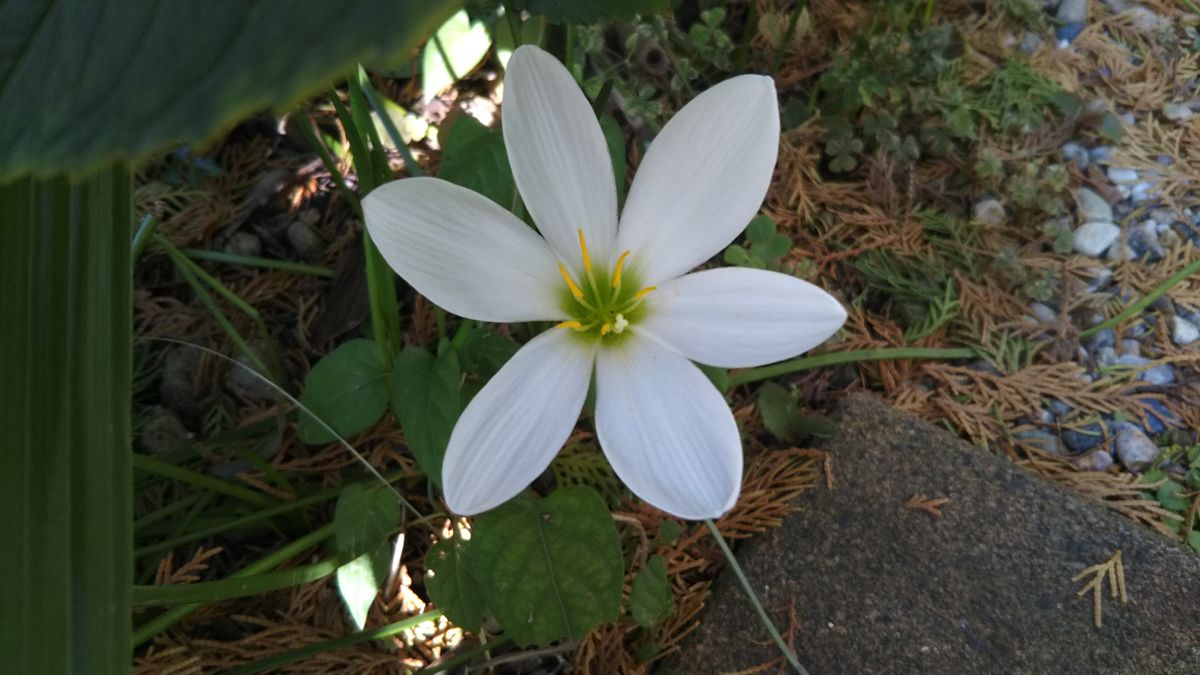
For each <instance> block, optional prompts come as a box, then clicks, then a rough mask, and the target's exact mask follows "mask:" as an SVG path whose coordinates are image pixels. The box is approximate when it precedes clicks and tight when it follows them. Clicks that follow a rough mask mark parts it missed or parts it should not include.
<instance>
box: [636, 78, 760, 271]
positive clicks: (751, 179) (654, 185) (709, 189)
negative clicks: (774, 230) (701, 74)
mask: <svg viewBox="0 0 1200 675" xmlns="http://www.w3.org/2000/svg"><path fill="white" fill-rule="evenodd" d="M778 151H779V104H778V103H777V102H776V100H775V84H774V82H773V81H772V80H771V79H770V78H768V77H764V76H761V75H741V76H738V77H735V78H732V79H729V80H725V81H724V82H722V83H720V84H718V85H717V86H715V87H713V88H711V89H709V90H707V91H705V92H704V93H702V94H700V95H699V96H697V97H696V98H695V99H694V100H692V102H690V103H688V104H687V105H685V106H684V107H683V109H682V110H680V111H679V112H678V113H677V114H676V115H675V117H673V118H671V121H670V122H668V123H667V125H666V126H665V127H663V130H662V132H661V133H659V134H658V137H657V138H655V139H654V142H652V143H651V144H650V149H649V151H647V152H646V158H645V159H643V160H642V164H641V166H639V167H638V170H637V176H636V177H635V178H634V180H633V186H632V187H631V188H630V190H629V198H628V199H627V200H626V201H625V210H624V211H623V212H622V213H621V226H620V230H619V235H618V245H617V248H618V250H621V251H625V250H631V251H633V256H632V257H631V258H630V260H629V262H630V264H631V265H634V266H636V267H637V268H638V269H639V270H640V271H641V273H642V278H643V279H644V280H645V282H646V283H650V284H653V283H657V282H659V281H662V280H664V279H670V278H671V277H676V276H679V275H680V274H683V273H684V272H687V271H688V270H690V269H692V268H693V267H695V266H697V265H699V264H700V263H702V262H704V261H705V260H707V259H709V258H711V257H712V256H713V255H714V254H715V253H717V252H718V251H720V250H721V249H722V248H724V247H725V246H726V245H727V244H729V242H731V241H733V239H734V237H736V236H737V235H738V233H739V232H741V231H742V230H743V229H745V227H746V224H747V223H749V222H750V219H751V218H753V217H754V214H755V213H757V212H758V209H759V207H760V206H761V205H762V201H763V197H764V196H765V195H766V194H767V187H768V186H769V185H770V183H771V173H772V172H773V171H774V168H775V157H776V154H777V153H778Z"/></svg>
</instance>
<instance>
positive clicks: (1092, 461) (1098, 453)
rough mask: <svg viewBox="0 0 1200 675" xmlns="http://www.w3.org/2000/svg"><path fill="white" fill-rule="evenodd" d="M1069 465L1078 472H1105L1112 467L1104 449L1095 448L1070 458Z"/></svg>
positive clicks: (1111, 460)
mask: <svg viewBox="0 0 1200 675" xmlns="http://www.w3.org/2000/svg"><path fill="white" fill-rule="evenodd" d="M1071 464H1072V465H1074V466H1075V468H1076V469H1079V470H1080V471H1105V470H1107V469H1108V467H1110V466H1112V465H1113V458H1112V455H1110V454H1108V451H1107V450H1105V449H1104V448H1096V449H1095V450H1092V451H1091V452H1087V453H1085V454H1082V455H1079V456H1078V457H1072V458H1071Z"/></svg>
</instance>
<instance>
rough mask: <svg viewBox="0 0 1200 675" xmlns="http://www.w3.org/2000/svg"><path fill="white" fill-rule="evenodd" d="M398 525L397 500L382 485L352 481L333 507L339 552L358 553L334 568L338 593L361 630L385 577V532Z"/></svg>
mask: <svg viewBox="0 0 1200 675" xmlns="http://www.w3.org/2000/svg"><path fill="white" fill-rule="evenodd" d="M399 526H400V502H399V500H397V499H396V494H395V493H393V492H392V491H391V490H389V489H388V488H387V487H386V486H384V485H369V486H368V485H363V484H361V483H351V484H350V485H347V486H346V489H344V490H342V494H341V495H340V496H339V497H338V501H337V507H335V508H334V511H333V535H334V539H335V540H336V542H337V549H338V553H339V554H341V555H343V556H346V557H350V556H357V557H355V558H354V559H353V560H351V561H350V562H347V563H346V564H344V565H342V566H341V567H339V568H338V570H337V584H338V593H339V594H340V595H341V596H342V602H344V603H346V609H347V610H348V611H349V612H350V617H351V618H352V619H354V625H356V626H358V629H359V630H362V628H363V626H364V625H366V623H367V612H368V611H370V609H371V604H372V603H374V602H375V595H376V594H377V593H379V587H380V586H382V585H383V581H384V579H385V578H387V566H388V561H389V560H390V558H391V556H390V555H389V554H390V552H391V547H389V546H388V545H387V536H388V535H389V534H391V532H392V531H393V530H395V529H396V528H397V527H399Z"/></svg>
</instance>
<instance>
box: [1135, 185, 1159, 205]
mask: <svg viewBox="0 0 1200 675" xmlns="http://www.w3.org/2000/svg"><path fill="white" fill-rule="evenodd" d="M1153 188H1154V184H1153V183H1148V182H1146V181H1142V182H1140V183H1137V184H1135V185H1134V186H1133V187H1132V188H1130V189H1129V199H1130V200H1131V201H1132V202H1133V203H1134V204H1140V203H1142V202H1144V201H1146V200H1147V199H1149V198H1150V197H1151V196H1152V195H1151V193H1150V190H1152V189H1153Z"/></svg>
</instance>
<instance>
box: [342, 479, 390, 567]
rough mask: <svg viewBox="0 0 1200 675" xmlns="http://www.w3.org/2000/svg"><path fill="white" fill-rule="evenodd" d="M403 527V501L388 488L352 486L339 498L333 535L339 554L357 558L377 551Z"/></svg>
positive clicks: (343, 491) (352, 484)
mask: <svg viewBox="0 0 1200 675" xmlns="http://www.w3.org/2000/svg"><path fill="white" fill-rule="evenodd" d="M399 526H400V501H399V500H398V499H397V498H396V494H395V493H394V492H392V491H391V490H390V489H388V488H387V487H386V486H384V485H382V484H381V485H370V486H368V485H363V484H362V483H351V484H350V485H347V486H346V489H345V490H342V494H341V495H340V496H338V501H337V506H336V507H335V508H334V511H333V535H334V539H335V540H336V541H337V548H338V552H339V553H341V554H342V555H345V556H356V555H359V554H361V553H366V552H368V551H372V550H374V548H375V547H376V546H377V545H378V544H379V543H380V542H382V541H383V540H384V539H385V538H387V536H388V534H390V533H391V532H392V531H393V530H395V529H396V528H397V527H399Z"/></svg>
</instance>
